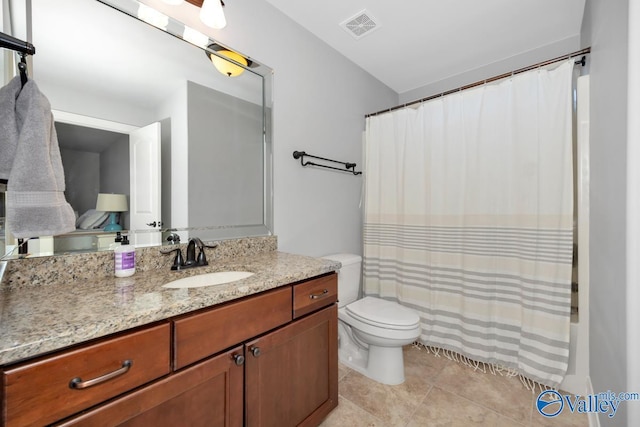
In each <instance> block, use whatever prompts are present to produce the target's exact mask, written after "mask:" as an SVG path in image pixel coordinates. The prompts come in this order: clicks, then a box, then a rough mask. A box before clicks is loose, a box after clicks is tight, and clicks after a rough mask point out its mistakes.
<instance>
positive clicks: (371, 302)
mask: <svg viewBox="0 0 640 427" xmlns="http://www.w3.org/2000/svg"><path fill="white" fill-rule="evenodd" d="M346 309H347V312H348V313H349V315H351V316H353V317H355V318H356V319H358V320H360V321H361V322H365V323H368V324H370V325H380V326H382V327H386V328H392V329H411V328H414V327H416V325H418V324H419V323H420V316H418V314H417V313H416V312H415V311H413V310H411V309H409V308H407V307H402V306H401V305H400V304H397V303H395V302H391V301H385V300H383V299H380V298H374V297H364V298H362V299H360V300H357V301H355V302H352V303H351V304H349V305H347V307H346Z"/></svg>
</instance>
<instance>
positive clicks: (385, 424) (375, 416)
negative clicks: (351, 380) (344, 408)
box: [338, 375, 389, 426]
mask: <svg viewBox="0 0 640 427" xmlns="http://www.w3.org/2000/svg"><path fill="white" fill-rule="evenodd" d="M345 376H346V375H345ZM338 396H339V397H342V398H343V399H344V400H346V401H347V402H349V403H351V404H352V405H353V406H355V407H357V408H359V409H361V410H363V411H364V412H366V413H367V414H369V415H371V416H372V417H373V418H375V419H376V420H377V421H380V422H381V423H382V425H383V426H388V425H389V424H388V423H386V422H385V421H384V420H381V419H380V418H379V417H378V416H377V415H375V414H372V413H371V412H369V411H367V410H366V409H365V408H363V407H362V406H360V405H358V404H357V403H356V402H354V401H353V400H351V399H347V398H346V397H344V396H343V395H342V394H338Z"/></svg>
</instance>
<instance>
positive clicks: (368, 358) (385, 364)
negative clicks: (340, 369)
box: [338, 324, 404, 385]
mask: <svg viewBox="0 0 640 427" xmlns="http://www.w3.org/2000/svg"><path fill="white" fill-rule="evenodd" d="M349 332H350V331H349ZM349 332H347V330H346V328H345V327H344V325H342V324H340V327H339V337H340V343H339V347H338V360H339V361H340V363H342V364H343V365H345V366H347V367H348V368H351V369H353V370H354V371H356V372H359V373H361V374H362V375H364V376H366V377H368V378H371V379H372V380H374V381H377V382H379V383H382V384H387V385H398V384H402V383H403V382H404V355H403V353H402V347H401V346H399V347H379V346H374V345H369V346H368V347H369V348H368V349H367V348H363V347H362V346H359V345H358V344H356V343H355V342H354V341H353V339H352V338H351V337H349Z"/></svg>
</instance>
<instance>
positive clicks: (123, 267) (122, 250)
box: [113, 236, 136, 277]
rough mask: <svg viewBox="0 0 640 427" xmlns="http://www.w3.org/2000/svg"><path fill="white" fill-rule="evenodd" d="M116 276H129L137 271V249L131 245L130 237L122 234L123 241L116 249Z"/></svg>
mask: <svg viewBox="0 0 640 427" xmlns="http://www.w3.org/2000/svg"><path fill="white" fill-rule="evenodd" d="M113 253H114V264H115V275H116V277H129V276H132V275H133V273H135V272H136V250H135V248H134V247H133V246H131V245H129V237H128V236H122V243H121V245H120V246H119V247H117V248H116V249H114V251H113Z"/></svg>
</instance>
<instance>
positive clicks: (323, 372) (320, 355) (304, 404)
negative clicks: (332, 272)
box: [245, 304, 338, 427]
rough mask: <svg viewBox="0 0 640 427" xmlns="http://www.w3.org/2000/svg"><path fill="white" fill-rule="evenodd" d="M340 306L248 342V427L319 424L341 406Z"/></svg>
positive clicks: (246, 381) (246, 369) (246, 390)
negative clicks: (339, 390)
mask: <svg viewBox="0 0 640 427" xmlns="http://www.w3.org/2000/svg"><path fill="white" fill-rule="evenodd" d="M337 328H338V308H337V306H336V304H333V305H331V306H330V307H327V308H325V309H323V310H320V311H318V312H316V313H313V314H311V315H309V316H307V317H304V318H302V319H300V320H297V321H294V322H292V323H290V324H288V325H287V326H284V327H282V328H280V329H278V330H276V331H274V332H272V333H270V334H267V335H265V336H262V337H260V338H257V339H255V340H252V341H250V342H248V343H246V344H245V354H246V367H245V398H246V404H245V425H246V426H248V427H268V426H273V427H286V426H298V425H300V426H317V425H318V424H320V422H321V421H322V419H323V418H324V417H326V416H327V415H328V414H329V412H331V411H332V410H333V408H335V407H336V406H337V405H338V348H337V346H338V336H337V333H338V332H337V331H338V329H337Z"/></svg>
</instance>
